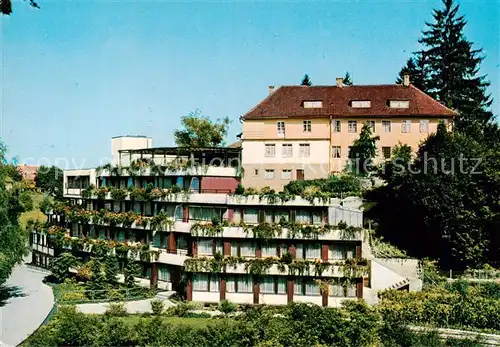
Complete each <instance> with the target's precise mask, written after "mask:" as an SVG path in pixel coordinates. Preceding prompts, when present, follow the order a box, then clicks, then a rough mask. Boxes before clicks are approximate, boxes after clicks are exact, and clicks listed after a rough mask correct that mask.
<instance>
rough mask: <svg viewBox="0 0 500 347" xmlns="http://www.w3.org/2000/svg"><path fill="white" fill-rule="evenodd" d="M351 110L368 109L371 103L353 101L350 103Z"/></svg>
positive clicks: (368, 101)
mask: <svg viewBox="0 0 500 347" xmlns="http://www.w3.org/2000/svg"><path fill="white" fill-rule="evenodd" d="M351 107H352V108H370V107H372V102H371V101H370V100H353V101H351Z"/></svg>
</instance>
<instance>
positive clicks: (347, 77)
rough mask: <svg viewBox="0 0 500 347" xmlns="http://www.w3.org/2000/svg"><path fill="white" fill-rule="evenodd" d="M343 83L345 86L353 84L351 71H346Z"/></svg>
mask: <svg viewBox="0 0 500 347" xmlns="http://www.w3.org/2000/svg"><path fill="white" fill-rule="evenodd" d="M343 83H344V85H345V86H352V78H351V74H350V73H349V71H346V73H345V76H344V81H343Z"/></svg>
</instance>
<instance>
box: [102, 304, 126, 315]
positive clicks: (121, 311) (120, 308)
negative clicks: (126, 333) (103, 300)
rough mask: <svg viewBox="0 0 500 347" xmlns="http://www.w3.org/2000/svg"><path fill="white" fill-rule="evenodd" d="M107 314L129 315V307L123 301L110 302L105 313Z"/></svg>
mask: <svg viewBox="0 0 500 347" xmlns="http://www.w3.org/2000/svg"><path fill="white" fill-rule="evenodd" d="M104 314H105V315H106V316H113V317H123V316H126V315H127V309H126V308H125V304H124V303H123V302H118V303H110V304H109V307H108V309H107V310H106V312H105V313H104Z"/></svg>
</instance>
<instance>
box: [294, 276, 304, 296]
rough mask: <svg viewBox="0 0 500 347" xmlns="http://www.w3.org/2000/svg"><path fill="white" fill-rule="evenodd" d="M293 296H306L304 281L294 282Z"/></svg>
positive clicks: (299, 279)
mask: <svg viewBox="0 0 500 347" xmlns="http://www.w3.org/2000/svg"><path fill="white" fill-rule="evenodd" d="M293 295H304V279H303V278H296V279H295V280H294V281H293Z"/></svg>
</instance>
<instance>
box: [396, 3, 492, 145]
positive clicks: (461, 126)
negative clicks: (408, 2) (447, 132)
mask: <svg viewBox="0 0 500 347" xmlns="http://www.w3.org/2000/svg"><path fill="white" fill-rule="evenodd" d="M433 17H434V21H433V22H432V23H427V24H426V25H427V28H426V30H424V31H423V32H422V38H421V39H420V40H419V42H420V43H421V44H422V46H423V49H422V50H421V51H420V52H418V53H416V55H415V57H414V58H412V59H410V61H412V62H410V61H409V62H408V63H407V66H405V67H404V68H403V70H404V71H409V72H410V73H411V72H412V71H414V74H415V76H414V77H413V80H414V83H415V85H417V87H419V88H421V89H422V90H423V91H425V92H426V93H428V94H429V95H431V96H432V97H434V98H435V99H437V100H439V101H440V102H442V103H443V104H445V105H446V106H448V107H450V108H452V109H456V110H458V111H459V112H460V117H458V120H457V122H456V128H457V129H458V130H459V131H463V132H466V133H467V134H469V135H471V136H474V137H478V136H479V137H480V136H482V135H483V132H484V128H485V127H486V125H487V124H488V123H489V122H490V121H491V120H493V118H494V117H493V114H492V113H491V112H490V110H489V107H490V105H491V103H492V100H491V97H490V95H488V94H487V92H486V88H487V87H488V86H489V82H488V81H487V80H486V76H482V75H479V66H480V64H481V62H482V60H483V59H484V57H483V56H482V49H475V48H473V43H472V42H471V41H468V40H467V38H466V37H465V35H464V27H465V25H466V20H465V18H464V16H462V15H459V5H457V4H455V3H454V1H453V0H443V8H442V9H436V10H434V12H433ZM403 70H402V71H401V72H400V76H401V75H402V72H403ZM420 84H421V85H420Z"/></svg>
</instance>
